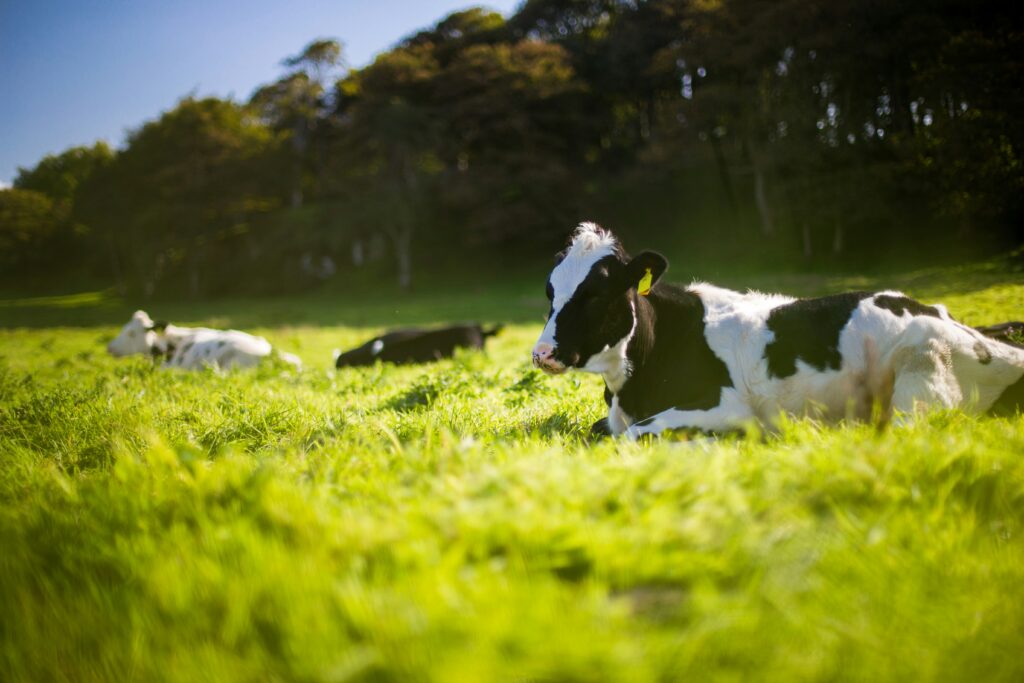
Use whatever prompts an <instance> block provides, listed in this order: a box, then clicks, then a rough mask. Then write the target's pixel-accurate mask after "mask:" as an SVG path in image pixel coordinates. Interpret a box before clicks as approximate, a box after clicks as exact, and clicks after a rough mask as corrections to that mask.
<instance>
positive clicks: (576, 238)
mask: <svg viewBox="0 0 1024 683" xmlns="http://www.w3.org/2000/svg"><path fill="white" fill-rule="evenodd" d="M616 243H617V240H616V239H615V235H613V234H612V233H611V231H610V230H605V229H604V228H602V227H601V226H600V225H598V224H597V223H590V222H586V223H580V224H579V225H577V226H576V230H574V231H573V233H572V247H571V249H576V248H580V249H583V250H584V251H592V250H594V249H602V248H604V247H609V248H611V249H615V245H616Z"/></svg>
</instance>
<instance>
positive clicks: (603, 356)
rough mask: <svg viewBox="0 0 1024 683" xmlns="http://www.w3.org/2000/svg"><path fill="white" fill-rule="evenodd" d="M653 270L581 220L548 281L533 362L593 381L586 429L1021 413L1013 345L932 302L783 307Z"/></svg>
mask: <svg viewBox="0 0 1024 683" xmlns="http://www.w3.org/2000/svg"><path fill="white" fill-rule="evenodd" d="M667 267H668V262H667V261H666V260H665V258H664V257H663V256H661V255H660V254H658V253H655V252H651V251H645V252H642V253H640V254H638V255H636V256H635V257H633V258H630V256H629V255H628V254H627V253H626V252H625V250H624V249H623V248H622V246H621V245H620V244H619V241H618V240H617V239H616V238H615V236H614V235H612V233H610V232H608V231H606V230H603V229H601V228H599V227H598V226H596V225H594V224H592V223H584V224H582V225H580V226H579V227H578V228H577V229H576V231H575V233H574V234H573V235H572V238H571V245H570V246H569V247H568V249H566V251H564V252H563V253H562V254H560V255H559V260H558V263H557V265H556V266H555V268H554V270H553V271H552V272H551V275H550V278H549V280H548V284H547V295H548V299H550V301H551V310H550V313H549V316H548V320H547V324H546V325H545V326H544V331H543V332H542V333H541V336H540V339H539V340H538V341H537V344H536V346H535V347H534V349H533V362H534V364H535V365H536V366H537V367H539V368H541V369H542V370H544V371H545V372H547V373H550V374H559V373H562V372H565V371H566V370H567V369H570V368H575V369H579V370H585V371H589V372H595V373H600V374H601V375H603V376H604V380H605V385H606V389H605V400H606V402H607V403H608V406H609V411H608V417H607V418H606V419H605V420H602V421H600V422H598V423H597V424H595V425H594V430H595V432H604V433H611V434H616V435H617V434H625V435H627V436H628V437H630V438H636V437H638V436H641V435H644V434H658V433H661V432H662V431H664V430H667V429H685V428H688V429H696V430H701V431H708V432H720V431H729V430H733V429H737V428H742V426H743V425H744V424H746V423H748V422H750V421H752V420H754V421H759V422H762V423H765V424H771V423H772V422H773V421H774V420H775V419H776V418H777V417H778V416H779V415H780V414H782V413H789V414H796V415H806V414H813V415H816V416H819V417H823V418H826V419H833V420H835V419H841V418H844V417H850V416H862V417H863V416H867V415H870V412H871V410H872V406H873V405H875V404H880V405H882V406H883V409H884V410H886V411H887V412H888V411H890V410H891V411H895V412H896V413H897V414H899V415H903V416H909V415H912V414H913V413H914V412H915V411H917V410H918V409H921V408H928V407H933V406H934V407H945V408H963V409H965V410H968V411H971V412H984V411H990V412H994V413H1012V412H1013V411H1016V410H1018V409H1020V407H1021V406H1024V380H1022V378H1024V350H1022V349H1019V348H1016V347H1014V346H1011V345H1009V344H1005V343H1002V342H1001V341H998V340H995V339H989V338H987V337H986V336H984V335H983V334H981V333H980V332H978V331H977V330H974V329H972V328H970V327H967V326H965V325H962V324H960V323H958V322H956V321H955V320H953V319H952V318H951V317H950V316H949V314H948V313H947V312H946V309H945V308H944V307H942V306H926V305H923V304H920V303H918V302H916V301H914V300H912V299H909V298H907V297H906V296H904V295H903V294H901V293H899V292H849V293H846V294H836V295H833V296H826V297H821V298H817V299H793V298H790V297H785V296H779V295H769V294H761V293H758V292H746V293H740V292H734V291H730V290H727V289H722V288H719V287H715V286H712V285H709V284H703V283H694V284H692V285H690V286H688V287H682V286H678V285H671V284H665V283H661V282H659V279H660V278H661V276H662V275H663V274H664V272H665V270H666V268H667ZM644 294H646V295H644Z"/></svg>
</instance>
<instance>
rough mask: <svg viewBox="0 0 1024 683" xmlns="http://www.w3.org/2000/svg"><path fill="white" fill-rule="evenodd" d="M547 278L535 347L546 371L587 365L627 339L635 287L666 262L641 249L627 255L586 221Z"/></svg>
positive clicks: (662, 269) (632, 320)
mask: <svg viewBox="0 0 1024 683" xmlns="http://www.w3.org/2000/svg"><path fill="white" fill-rule="evenodd" d="M556 262H557V263H556V265H555V268H554V270H552V271H551V275H550V276H549V278H548V283H547V296H548V300H549V301H550V302H551V309H550V311H549V312H548V320H547V324H546V325H545V326H544V331H543V332H542V333H541V335H540V339H538V340H537V344H536V346H534V348H533V364H534V365H536V366H537V367H538V368H540V369H541V370H543V371H544V372H547V373H549V374H559V373H562V372H565V371H566V370H567V369H568V368H582V369H597V368H588V363H590V362H591V361H592V360H594V359H596V357H597V356H598V355H599V354H601V353H602V352H604V351H607V350H608V349H610V348H612V347H614V346H616V345H617V344H620V343H622V342H623V341H625V340H626V339H627V338H628V337H629V336H630V334H631V333H632V332H633V329H634V326H635V325H636V304H635V303H634V302H635V299H636V289H637V286H638V284H639V283H640V281H641V280H642V279H643V278H644V276H645V274H646V272H647V270H648V269H649V270H650V271H651V280H652V282H654V281H657V279H658V278H659V277H660V276H661V274H662V273H664V272H665V269H666V268H667V267H668V263H667V261H666V260H665V258H664V257H663V256H661V255H660V254H656V253H654V252H644V253H642V254H639V255H638V256H637V257H636V258H632V259H631V258H630V257H629V256H628V255H627V254H626V252H625V251H624V250H623V249H622V247H621V246H620V245H619V243H618V240H616V238H615V237H614V235H612V234H611V233H610V232H607V231H605V230H602V229H601V228H599V227H597V226H596V225H593V224H592V223H584V224H582V225H581V226H580V227H579V228H577V229H576V232H575V233H574V234H573V238H572V244H571V245H570V246H569V248H568V249H567V250H566V251H565V252H563V253H562V254H559V255H558V257H556Z"/></svg>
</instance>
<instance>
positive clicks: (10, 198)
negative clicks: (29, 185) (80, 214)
mask: <svg viewBox="0 0 1024 683" xmlns="http://www.w3.org/2000/svg"><path fill="white" fill-rule="evenodd" d="M66 221H67V212H66V211H62V210H61V209H60V208H59V207H57V206H55V205H54V202H53V201H52V200H51V199H50V198H49V197H47V196H46V195H44V194H42V193H41V192H36V191H34V190H22V189H17V188H12V189H6V190H0V263H2V264H3V265H4V266H5V267H7V268H14V267H21V266H24V265H26V264H32V265H35V264H37V263H39V262H40V261H44V262H45V258H44V254H43V253H42V250H43V249H45V248H46V246H47V245H48V243H49V242H50V239H51V238H52V237H53V235H54V234H56V233H57V232H58V231H59V230H60V229H61V227H62V226H63V225H64V224H65V223H66Z"/></svg>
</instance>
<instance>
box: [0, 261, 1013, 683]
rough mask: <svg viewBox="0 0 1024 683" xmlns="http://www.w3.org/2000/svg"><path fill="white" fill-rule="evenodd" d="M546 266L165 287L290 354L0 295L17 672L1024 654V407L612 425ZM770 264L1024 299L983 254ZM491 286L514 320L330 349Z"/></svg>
mask: <svg viewBox="0 0 1024 683" xmlns="http://www.w3.org/2000/svg"><path fill="white" fill-rule="evenodd" d="M535 284H536V283H534V282H528V283H526V284H524V285H523V286H519V285H516V284H514V283H513V284H510V285H507V286H505V287H502V288H493V289H489V288H486V287H479V288H469V289H466V288H463V289H454V290H452V291H436V290H435V291H428V292H422V293H418V294H416V295H413V296H412V297H408V298H404V299H397V298H395V297H394V296H391V295H379V296H377V297H373V296H371V295H367V296H361V297H355V298H348V299H346V298H345V297H340V296H328V295H327V294H323V295H314V296H310V297H305V298H301V299H292V300H279V301H270V302H252V301H250V302H213V303H207V304H204V305H203V306H190V305H188V304H183V303H182V304H165V305H163V306H159V305H154V306H151V307H150V308H152V310H151V311H150V312H151V313H153V314H154V315H156V316H159V317H169V318H171V319H173V320H175V321H181V322H206V323H212V324H217V325H236V326H243V327H247V328H250V329H255V330H256V331H258V332H260V333H262V334H266V335H267V336H268V337H269V338H270V339H271V341H273V342H274V343H275V344H277V345H278V346H280V347H281V348H283V349H285V350H289V351H294V352H297V353H298V354H299V355H300V356H302V357H303V359H304V360H305V361H306V363H307V367H306V369H304V370H303V371H301V372H300V373H294V372H291V371H289V369H288V368H286V367H283V366H274V365H270V366H266V367H262V368H260V369H257V370H254V371H246V372H238V373H235V374H231V375H224V374H218V373H216V372H213V371H207V372H200V373H179V372H164V371H160V370H158V369H154V367H153V366H152V365H151V364H150V363H149V362H148V361H146V360H145V359H142V358H135V359H129V360H115V359H112V358H109V357H107V356H106V355H105V354H104V353H103V348H102V343H103V342H104V341H105V340H106V339H107V338H109V336H110V335H112V334H113V333H114V332H115V330H116V328H117V327H118V326H119V325H120V324H121V323H122V322H123V321H124V320H123V319H127V312H128V311H130V310H131V309H132V308H133V307H132V306H129V305H127V304H126V303H125V302H121V301H118V300H117V299H115V298H113V297H111V296H110V295H109V294H97V295H94V296H81V297H78V298H70V299H69V298H61V297H55V298H50V299H46V300H35V301H27V302H26V301H25V300H17V301H5V302H0V322H3V323H4V324H6V325H7V327H8V329H5V330H3V331H0V648H2V649H0V680H3V681H129V680H136V681H151V680H175V681H234V680H260V681H263V680H281V681H291V680H299V681H460V682H461V681H600V680H623V681H679V680H701V681H703V680H714V681H740V680H751V679H753V680H777V681H878V680H906V681H927V680H948V681H965V680H986V681H1000V680H1004V681H1015V680H1017V681H1019V680H1022V678H1024V656H1022V653H1024V538H1022V534H1024V418H1015V419H1010V420H1003V419H989V418H969V417H966V416H964V415H960V414H957V413H936V414H934V415H931V416H929V417H928V418H927V419H925V420H923V421H921V422H919V423H918V424H916V425H914V426H911V427H902V428H890V429H888V430H886V431H883V432H879V431H877V430H875V429H873V428H872V427H869V426H864V425H848V426H843V427H838V428H831V427H823V426H820V425H818V424H815V423H813V422H810V421H800V422H791V423H786V424H785V425H784V426H783V428H782V429H781V431H780V432H779V433H777V434H763V435H749V436H748V437H746V438H744V439H740V440H731V441H723V442H719V443H710V442H704V441H693V442H687V441H671V440H666V441H661V442H655V443H648V444H631V443H625V442H620V441H601V442H597V443H591V442H589V441H588V438H587V436H586V435H587V430H588V428H589V425H590V424H591V423H592V422H593V421H594V420H596V419H597V418H598V417H600V416H601V413H602V408H603V404H602V401H601V395H600V381H599V380H598V379H597V378H594V377H590V376H585V375H569V376H563V377H558V378H548V377H544V376H541V375H540V374H538V373H537V372H535V371H533V370H532V369H530V367H529V365H528V362H527V360H528V359H527V351H528V349H529V347H530V345H531V344H532V342H533V341H534V339H535V337H536V335H537V333H538V332H539V314H540V312H542V311H543V308H544V306H543V303H542V301H541V299H540V296H539V291H540V288H539V287H535V286H534V285H535ZM752 284H756V285H759V286H762V287H765V288H776V287H778V286H779V285H780V284H781V287H782V288H783V289H786V290H790V291H797V292H800V293H810V292H816V291H828V290H834V289H836V288H839V287H845V286H858V287H865V286H867V287H873V286H899V287H904V288H906V289H908V290H909V291H911V292H912V293H914V294H917V295H919V296H921V297H923V298H925V299H930V298H934V297H936V296H941V298H942V299H943V300H944V301H945V302H946V303H948V304H949V306H950V309H951V311H952V312H953V313H954V315H957V316H959V317H960V318H962V319H964V320H966V321H968V322H972V323H991V322H999V321H1001V320H1009V319H1018V318H1021V317H1024V316H1022V312H1024V278H1022V277H1021V276H1020V274H1019V273H1012V272H1009V271H1007V270H1005V269H1002V268H991V267H989V266H975V267H971V268H968V269H962V270H958V271H953V270H947V271H935V272H930V273H924V274H913V275H910V276H904V277H902V278H900V279H899V280H897V281H895V282H893V281H892V280H887V281H884V282H883V281H862V280H861V281H853V280H850V279H846V280H843V281H838V280H827V279H816V280H810V279H806V278H804V279H800V278H790V279H775V280H770V279H766V280H762V281H757V282H752ZM535 290H536V292H535ZM474 317H478V318H482V319H486V320H500V319H507V320H510V321H512V322H513V323H515V324H513V325H511V326H510V327H509V328H508V329H507V330H506V331H505V332H504V333H503V334H502V335H501V336H500V337H498V338H497V339H496V340H494V341H493V342H492V343H491V344H490V345H489V347H488V350H487V352H486V353H465V354H461V355H459V356H458V357H457V358H456V359H454V360H451V361H444V362H441V363H438V364H435V365H432V366H413V367H405V368H399V367H393V366H379V367H373V368H365V369H346V370H343V371H337V372H335V371H334V370H332V369H330V350H331V349H332V348H334V347H339V346H340V347H344V346H348V345H351V344H354V343H357V342H359V341H362V340H363V339H364V338H365V337H366V335H368V334H369V333H370V332H371V331H372V330H374V329H377V328H379V327H382V326H385V325H388V324H398V323H404V322H408V321H417V322H426V321H430V320H437V321H440V320H445V319H460V318H474ZM122 318H123V319H122ZM69 319H70V320H71V321H73V322H69V323H65V324H73V325H76V326H75V327H54V326H52V325H54V324H55V323H58V322H59V321H62V320H69ZM533 321H536V322H533ZM14 326H17V327H14Z"/></svg>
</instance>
